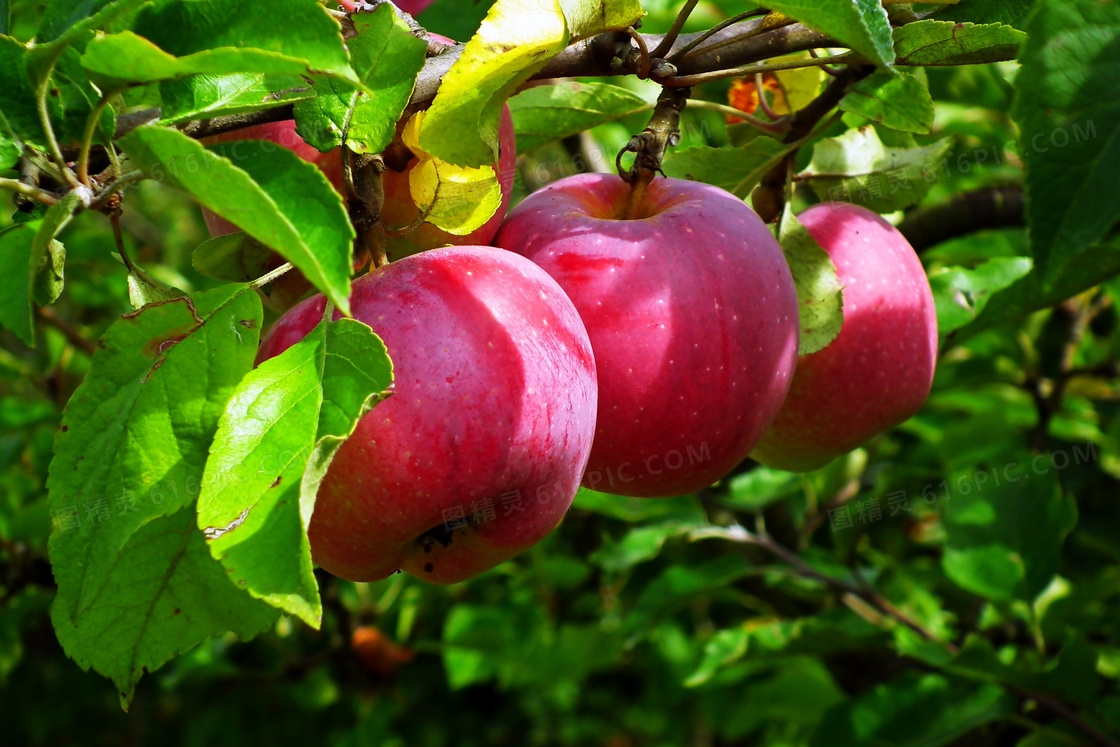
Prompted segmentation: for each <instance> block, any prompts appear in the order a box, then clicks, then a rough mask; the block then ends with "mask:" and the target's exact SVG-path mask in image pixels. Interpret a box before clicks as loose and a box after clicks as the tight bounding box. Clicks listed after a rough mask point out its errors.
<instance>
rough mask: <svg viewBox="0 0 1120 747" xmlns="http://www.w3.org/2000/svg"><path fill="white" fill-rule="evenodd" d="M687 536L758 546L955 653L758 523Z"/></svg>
mask: <svg viewBox="0 0 1120 747" xmlns="http://www.w3.org/2000/svg"><path fill="white" fill-rule="evenodd" d="M690 536H691V538H692V539H704V538H708V537H718V538H722V539H726V540H730V541H731V542H739V543H742V544H747V545H754V546H756V547H761V548H762V549H764V550H766V551H767V552H768V553H770V554H771V555H773V556H774V557H776V558H778V559H779V560H782V561H784V562H785V563H786V564H787V565H789V566H792V567H793V568H794V569H796V570H797V572H798V573H799V574H800V575H802V576H804V577H805V578H811V579H813V580H815V581H819V582H821V583H822V584H825V585H826V586H830V587H832V588H833V589H836V590H837V591H840V592H843V593H845V594H852V595H854V596H856V597H858V598H860V599H862V600H863V601H864V602H867V603H868V604H870V605H871V606H872V607H874V608H875V609H877V610H878V611H879V612H881V613H883V614H884V615H886V616H888V617H891V618H893V619H895V620H896V621H898V622H899V623H901V624H902V625H905V626H906V627H907V628H910V629H911V630H912V631H914V632H915V633H917V634H918V635H919V636H921V637H922V638H923V639H924V640H927V641H930V642H932V643H937V644H940V645H941V646H944V647H945V649H946V650H947V651H949V652H950V653H953V654H956V652H957V647H956V646H955V645H954V644H953V643H952V642H950V641H943V640H941V639H940V638H938V637H937V636H936V635H934V634H933V633H931V632H930V631H929V630H926V628H924V627H922V625H921V623H919V622H917V621H916V620H914V619H913V618H911V617H910V616H909V615H907V614H906V613H905V612H903V611H902V610H900V609H898V607H896V606H894V604H892V603H891V602H890V601H889V600H887V599H886V598H885V597H884V596H883V595H882V594H880V593H879V592H878V591H876V590H875V589H873V588H871V587H870V586H868V585H864V584H853V583H851V582H850V581H845V580H844V579H840V578H835V577H833V576H829V575H828V574H825V573H822V572H821V571H818V570H817V569H816V568H814V567H813V566H811V565H810V564H809V563H807V562H806V561H805V560H804V559H802V558H801V556H800V555H798V554H797V553H795V552H793V551H792V550H790V549H788V548H786V547H785V546H783V545H781V544H779V543H778V542H776V541H775V540H774V539H773V538H772V537H770V535H768V534H766V532H765V529H764V528H762V527H761V525H760V530H759V531H758V532H750V531H748V530H747V529H745V528H744V527H742V526H740V525H738V524H735V525H733V526H730V527H726V528H724V527H705V528H703V529H700V530H697V531H696V532H694V533H692V535H690Z"/></svg>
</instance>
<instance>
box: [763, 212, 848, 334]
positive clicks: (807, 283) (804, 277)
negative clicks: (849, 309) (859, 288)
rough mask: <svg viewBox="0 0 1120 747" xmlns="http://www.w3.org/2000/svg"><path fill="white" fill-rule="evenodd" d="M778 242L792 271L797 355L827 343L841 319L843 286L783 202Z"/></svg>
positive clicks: (827, 260) (821, 251)
mask: <svg viewBox="0 0 1120 747" xmlns="http://www.w3.org/2000/svg"><path fill="white" fill-rule="evenodd" d="M778 242H779V243H780V244H781V245H782V253H784V254H785V256H786V261H787V262H788V263H789V269H790V272H792V273H793V284H794V286H796V287H797V308H798V312H799V313H800V315H801V317H800V318H801V330H800V337H799V340H798V345H797V353H798V355H809V354H810V353H815V352H817V351H818V350H822V349H823V348H825V347H827V346H828V344H829V343H830V342H832V341H833V340H835V339H836V336H837V335H839V334H840V327H841V325H843V323H844V289H843V286H841V285H840V278H839V277H837V275H836V265H834V264H833V263H832V260H831V259H830V258H829V256H828V252H826V251H825V250H824V249H821V246H820V244H818V243H817V242H816V241H815V240H814V239H813V237H812V236H810V235H809V232H808V231H807V230H805V227H804V226H803V225H801V223H800V221H798V220H797V218H795V217H794V215H793V207H792V206H791V205H790V204H789V203H788V202H787V203H786V206H785V209H784V210H783V212H782V220H781V223H779V224H778Z"/></svg>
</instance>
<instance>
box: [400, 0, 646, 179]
mask: <svg viewBox="0 0 1120 747" xmlns="http://www.w3.org/2000/svg"><path fill="white" fill-rule="evenodd" d="M641 16H642V9H641V5H640V4H639V2H638V1H637V0H497V2H495V3H494V5H493V6H491V8H490V11H489V12H488V13H487V14H486V18H485V20H483V22H482V25H481V26H479V29H478V32H477V33H476V34H475V35H474V37H473V38H472V39H471V40H470V41H469V42H467V43H466V45H465V46H464V48H463V54H462V55H461V56H460V57H459V59H458V60H457V61H456V62H455V64H454V65H452V66H451V69H450V70H448V71H447V74H446V75H444V76H443V82H442V83H440V87H439V91H438V92H437V93H436V97H435V100H434V101H433V102H432V106H431V108H430V109H429V111H428V117H427V118H426V119H425V121H424V124H423V128H422V131H421V138H420V139H421V141H422V142H423V144H424V150H426V151H427V152H429V153H431V154H433V155H435V156H438V157H439V158H442V159H443V160H445V161H448V162H450V163H456V164H459V165H462V166H476V167H477V166H483V165H485V164H492V163H494V162H496V161H497V160H498V123H499V121H500V120H501V115H502V106H503V105H504V104H505V102H506V99H508V98H509V97H510V96H512V95H513V94H514V93H515V92H516V91H517V89H518V87H519V86H520V85H521V84H522V83H523V82H525V81H526V80H528V79H529V78H530V77H531V76H532V75H533V74H534V73H535V72H537V71H538V70H540V69H541V68H542V67H544V66H545V64H547V63H548V61H549V60H550V59H552V58H553V57H554V56H555V55H556V54H557V53H559V52H560V51H562V50H563V49H564V48H565V47H566V46H568V44H569V43H570V42H571V41H572V40H573V39H579V38H584V37H587V36H592V35H594V34H598V33H601V32H604V31H610V30H613V29H624V28H626V27H627V26H629V25H630V24H632V23H634V22H635V21H637V20H638V19H639V18H641Z"/></svg>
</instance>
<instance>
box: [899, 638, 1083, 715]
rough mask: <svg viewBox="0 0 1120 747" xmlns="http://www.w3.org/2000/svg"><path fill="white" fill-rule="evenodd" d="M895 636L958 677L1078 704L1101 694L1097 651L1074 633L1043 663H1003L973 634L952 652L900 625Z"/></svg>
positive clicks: (906, 649)
mask: <svg viewBox="0 0 1120 747" xmlns="http://www.w3.org/2000/svg"><path fill="white" fill-rule="evenodd" d="M897 638H898V644H899V645H898V648H899V651H900V652H901V653H903V654H904V655H907V656H910V657H913V658H915V659H918V660H919V661H922V662H924V663H926V664H929V665H931V666H934V667H937V668H938V669H940V670H942V671H944V672H946V673H948V674H953V675H956V676H958V677H967V678H969V679H972V680H978V681H980V682H992V683H997V684H1001V685H1008V686H1011V687H1013V688H1017V689H1020V690H1030V691H1034V692H1043V693H1049V694H1051V695H1054V696H1056V697H1058V698H1060V699H1061V700H1065V701H1073V702H1074V703H1076V704H1077V705H1079V706H1082V707H1088V706H1091V705H1092V704H1093V702H1094V701H1095V699H1096V698H1097V696H1098V695H1099V693H1100V689H1101V685H1102V681H1101V677H1100V676H1099V675H1098V674H1097V659H1098V654H1097V651H1096V650H1095V649H1094V648H1093V647H1092V646H1091V645H1089V643H1087V642H1086V641H1085V639H1084V638H1083V637H1081V636H1080V635H1077V634H1075V635H1074V636H1073V637H1072V638H1071V640H1070V641H1069V642H1068V643H1067V644H1066V645H1065V646H1064V647H1063V649H1062V651H1061V652H1060V653H1059V654H1058V656H1057V657H1056V658H1054V659H1051V660H1050V661H1048V662H1047V663H1046V664H1045V665H1044V666H1041V667H1040V666H1034V667H1024V666H1023V665H1021V664H1009V663H1006V662H1004V661H1003V660H1001V658H1000V656H999V654H998V653H997V652H996V651H995V649H993V648H992V644H991V643H990V642H988V641H987V640H986V639H985V638H983V637H981V636H980V635H977V634H972V635H970V636H968V638H966V639H965V642H964V645H963V646H962V647H961V649H960V651H959V652H958V653H957V654H956V655H955V656H953V655H952V654H950V653H949V652H948V651H947V650H946V649H945V648H944V647H943V646H941V645H938V644H932V643H930V642H928V641H925V640H923V639H920V638H919V637H918V636H917V634H915V633H914V632H913V631H912V630H909V629H908V628H899V629H898V631H897Z"/></svg>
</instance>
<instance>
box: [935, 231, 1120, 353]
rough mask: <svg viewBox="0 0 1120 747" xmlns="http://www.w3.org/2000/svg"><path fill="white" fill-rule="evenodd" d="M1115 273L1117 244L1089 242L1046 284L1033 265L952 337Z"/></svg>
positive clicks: (1119, 256) (1119, 266)
mask: <svg viewBox="0 0 1120 747" xmlns="http://www.w3.org/2000/svg"><path fill="white" fill-rule="evenodd" d="M1117 275H1120V246H1111V245H1107V244H1103V245H1100V246H1091V247H1089V248H1088V249H1086V250H1085V251H1083V252H1081V253H1080V254H1079V255H1078V256H1077V257H1075V258H1074V260H1072V261H1070V262H1069V263H1067V264H1066V266H1065V268H1064V269H1063V270H1062V271H1060V272H1059V273H1058V274H1057V275H1056V276H1055V277H1053V278H1051V279H1050V282H1049V284H1048V285H1045V284H1044V281H1043V276H1042V275H1041V274H1040V273H1039V272H1038V270H1037V268H1036V269H1033V270H1031V271H1030V272H1029V273H1027V274H1026V275H1025V276H1024V277H1022V278H1021V279H1020V280H1017V281H1016V282H1015V283H1014V284H1013V285H1011V286H1010V287H1008V288H1007V289H1005V290H1003V291H1000V292H999V293H996V294H995V295H994V296H992V298H991V299H990V300H989V301H988V304H987V305H986V306H985V307H984V309H983V311H981V312H980V313H979V314H977V316H976V321H974V322H973V323H972V324H969V325H967V326H966V327H963V328H961V329H960V330H959V331H957V332H955V333H954V334H953V337H952V339H953V340H954V341H955V342H961V341H963V340H966V339H968V338H970V337H973V336H975V335H977V334H979V333H981V332H984V331H986V330H989V329H991V328H993V327H997V326H999V325H1001V324H1006V323H1008V322H1012V321H1015V320H1018V319H1022V318H1023V317H1025V316H1027V315H1028V314H1030V313H1032V312H1035V311H1038V310H1039V309H1044V308H1046V307H1048V306H1053V305H1054V304H1056V303H1060V302H1061V301H1064V300H1066V299H1067V298H1073V297H1074V296H1076V295H1077V294H1079V293H1081V292H1083V291H1086V290H1088V289H1089V288H1092V287H1094V286H1097V285H1099V284H1101V283H1103V282H1105V281H1107V280H1109V279H1111V278H1113V277H1116V276H1117Z"/></svg>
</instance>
